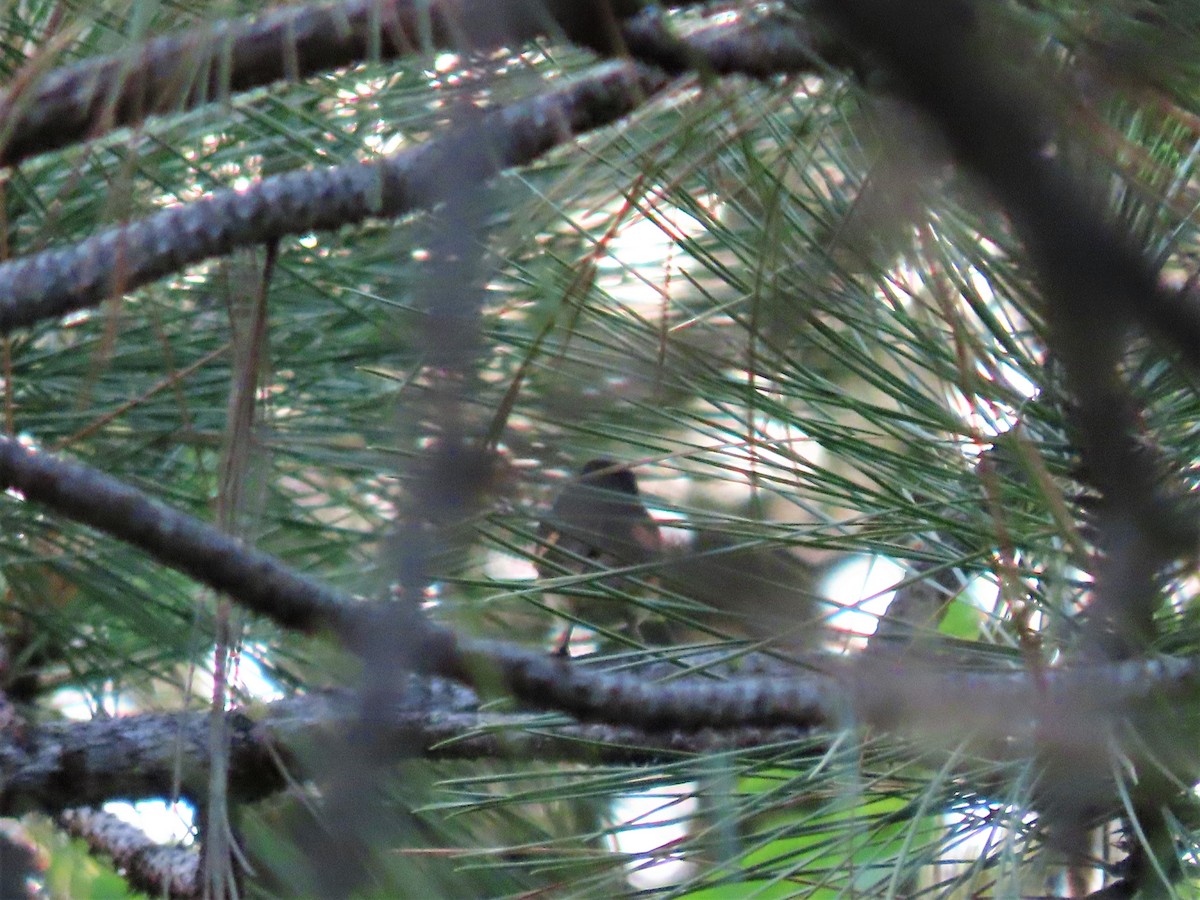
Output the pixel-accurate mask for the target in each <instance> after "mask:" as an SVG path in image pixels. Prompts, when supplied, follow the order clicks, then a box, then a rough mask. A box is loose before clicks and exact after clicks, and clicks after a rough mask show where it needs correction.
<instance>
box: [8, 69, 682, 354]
mask: <svg viewBox="0 0 1200 900" xmlns="http://www.w3.org/2000/svg"><path fill="white" fill-rule="evenodd" d="M665 83H666V82H665V79H664V77H663V76H661V75H657V74H654V73H653V72H651V71H649V70H646V69H642V68H638V67H637V66H634V65H630V64H620V63H614V64H609V65H605V66H603V67H601V68H600V69H598V70H596V71H594V72H593V73H592V74H591V75H590V76H588V77H586V78H582V79H579V80H577V81H575V82H573V83H572V84H571V85H569V86H567V87H565V88H563V89H561V90H558V91H555V92H552V93H547V94H544V95H540V96H537V97H534V98H532V99H530V100H526V101H523V102H519V103H516V104H513V105H512V106H511V107H508V108H505V109H498V110H495V111H493V112H490V113H487V114H485V115H482V116H481V117H480V119H479V120H478V121H477V122H474V123H470V124H469V125H467V126H466V128H465V129H455V130H452V131H451V132H450V133H448V134H446V135H445V136H444V137H442V138H438V139H434V140H431V141H429V142H428V143H426V144H423V145H421V146H420V147H416V148H412V149H409V150H405V151H401V152H399V153H397V154H395V155H394V156H390V157H387V158H385V159H382V160H376V161H371V162H364V163H356V164H352V165H345V166H337V167H334V168H331V169H323V170H318V171H304V172H293V173H289V174H286V175H279V176H276V177H273V178H267V179H265V180H263V181H261V182H259V183H258V184H256V185H254V186H253V187H251V188H248V189H247V190H245V191H235V190H225V191H220V192H217V193H215V194H213V195H212V196H210V197H206V198H205V199H203V200H200V201H197V202H196V203H192V204H189V205H187V206H180V207H175V208H172V209H167V210H164V211H163V212H160V213H156V214H154V215H151V216H148V217H146V218H144V219H142V220H140V221H137V222H134V223H132V224H130V225H126V226H121V227H117V228H110V229H108V230H107V231H103V232H101V233H100V234H97V235H95V236H94V237H91V238H88V239H87V240H84V241H82V242H80V243H79V244H76V245H74V246H72V247H65V248H62V249H57V250H49V251H45V252H43V253H38V254H35V255H33V256H28V257H22V258H20V259H16V260H13V261H11V262H8V263H5V264H3V265H0V333H7V332H9V331H11V330H12V329H14V328H19V327H21V326H25V325H31V324H33V323H35V322H38V321H40V320H42V319H47V318H54V317H56V316H61V315H63V314H65V313H68V312H71V311H73V310H80V309H86V308H88V307H91V306H95V305H97V304H99V303H100V302H102V301H103V300H105V299H107V298H108V297H111V296H116V295H119V294H122V293H125V292H127V291H131V290H133V289H134V288H137V287H139V286H140V285H143V284H146V283H148V282H150V281H153V280H154V279H156V278H159V277H161V276H163V275H166V274H168V273H171V272H177V271H179V270H180V269H181V268H183V267H184V266H186V265H189V264H191V263H196V262H200V261H202V260H205V259H208V258H209V257H212V256H216V255H219V254H223V253H228V252H229V251H230V250H232V249H233V248H235V247H240V246H246V245H252V244H260V243H266V242H268V241H273V240H278V239H280V238H283V237H286V236H288V235H297V234H305V233H307V232H310V231H313V230H314V229H315V230H322V229H336V228H340V227H342V226H344V225H349V224H353V223H358V222H362V221H364V220H365V219H367V218H370V217H375V216H387V217H394V216H399V215H402V214H404V213H408V212H411V211H413V210H417V209H425V208H427V207H428V206H429V205H431V204H432V203H434V202H436V200H437V199H438V197H439V196H440V194H439V193H437V188H436V186H438V185H440V184H442V183H443V181H444V179H443V177H441V176H443V175H444V173H445V172H447V171H454V170H457V171H458V172H459V173H460V174H461V177H463V178H468V179H470V180H472V181H475V182H479V181H484V180H486V179H488V178H490V177H492V176H493V175H496V174H498V173H499V172H501V171H503V170H504V169H506V168H509V167H511V166H517V165H523V164H526V163H529V162H532V161H533V160H535V159H537V158H538V157H539V156H541V155H543V154H544V153H546V152H547V151H549V150H551V149H553V148H554V147H557V146H559V145H561V144H564V143H566V142H567V141H569V140H570V139H571V138H573V137H574V136H575V135H576V134H579V133H581V132H584V131H589V130H591V129H594V128H598V127H600V126H601V125H605V124H608V123H610V122H613V121H615V120H616V119H618V118H620V117H621V116H623V115H625V114H626V113H628V112H630V111H632V110H633V109H635V108H637V106H638V105H639V104H640V103H642V102H643V101H644V100H645V98H646V96H647V95H648V94H650V93H653V92H654V91H656V90H658V89H659V88H661V87H663V85H664V84H665ZM466 137H470V138H471V140H470V141H467V140H464V138H466ZM431 186H434V187H432V188H431ZM431 191H432V193H431Z"/></svg>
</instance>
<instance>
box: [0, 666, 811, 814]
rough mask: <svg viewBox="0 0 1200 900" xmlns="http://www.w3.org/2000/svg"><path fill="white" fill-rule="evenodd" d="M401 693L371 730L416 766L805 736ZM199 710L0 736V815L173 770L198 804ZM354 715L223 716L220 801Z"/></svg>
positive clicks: (274, 772)
mask: <svg viewBox="0 0 1200 900" xmlns="http://www.w3.org/2000/svg"><path fill="white" fill-rule="evenodd" d="M412 687H413V689H412V690H409V691H406V692H404V693H403V694H402V695H400V697H399V698H398V699H396V700H395V702H394V705H393V706H392V708H391V709H390V710H389V711H388V714H387V715H386V717H385V718H383V719H381V720H380V721H379V722H378V723H377V724H378V727H379V728H380V729H381V732H382V735H381V736H382V738H384V739H386V740H387V742H388V743H389V744H390V746H391V747H392V748H393V752H394V753H395V756H396V758H400V757H403V756H408V755H412V754H416V755H419V756H422V757H424V758H426V759H483V758H487V759H506V758H514V757H517V758H528V759H538V760H542V761H547V760H561V761H570V762H588V763H608V764H629V765H648V764H651V763H655V762H662V761H664V760H672V759H678V758H680V757H682V756H689V755H700V754H705V753H713V752H720V751H728V750H753V749H755V748H764V747H775V746H777V745H779V744H782V743H786V742H795V741H809V740H812V739H813V738H814V733H813V732H812V731H810V730H807V729H799V728H791V727H786V726H785V727H778V728H759V727H754V726H748V727H745V728H730V729H697V730H693V731H685V730H679V729H668V730H662V731H646V730H644V729H639V728H634V727H629V726H623V725H604V724H596V723H593V724H577V723H572V722H569V721H568V722H564V721H557V722H554V721H548V720H547V719H546V718H545V717H544V716H531V715H530V714H529V713H484V712H480V711H479V710H478V708H477V702H475V700H474V695H472V694H471V693H470V692H467V691H464V690H463V689H461V688H458V689H456V688H455V687H454V686H453V685H450V684H448V683H446V682H443V681H440V680H439V679H430V680H426V681H421V682H417V681H413V682H412ZM464 697H465V698H467V699H468V700H470V701H471V702H464ZM210 715H211V713H210V712H209V711H207V710H204V711H201V710H196V711H192V712H183V713H145V714H141V715H134V716H125V717H122V718H116V719H96V720H93V721H90V722H49V723H46V724H44V725H41V726H37V727H33V728H30V729H29V730H27V731H26V732H25V733H24V734H22V735H21V737H20V739H19V740H16V739H14V738H11V737H8V738H6V739H4V740H0V785H2V787H0V811H3V814H4V815H19V814H21V813H24V812H28V811H30V810H41V811H44V812H56V811H58V810H62V809H64V808H68V807H72V806H79V805H81V804H86V805H89V806H95V805H99V804H102V803H105V802H107V801H110V800H129V801H137V800H145V799H154V798H168V797H171V796H172V786H173V784H174V783H175V781H174V778H175V775H176V773H177V772H178V774H179V784H180V785H181V787H182V796H183V797H184V798H185V799H191V800H195V799H197V798H202V797H203V796H204V791H205V787H206V785H207V771H208V765H209V749H210V748H209V743H208V739H207V735H208V727H209V722H208V719H209V716H210ZM357 716H358V705H357V703H356V701H355V698H354V696H353V695H352V694H350V693H348V692H333V693H324V694H310V695H306V696H302V697H294V698H290V699H288V700H281V701H278V702H276V703H273V704H270V705H269V706H267V707H265V708H264V710H263V711H262V714H261V715H260V716H258V718H257V721H252V720H251V719H250V718H249V717H248V716H246V715H245V714H243V713H240V712H231V713H229V714H228V718H229V726H230V728H229V730H230V735H231V749H230V755H229V771H230V796H231V798H233V799H236V800H240V801H245V802H254V801H257V800H261V799H263V798H265V797H268V796H271V795H272V794H274V793H277V792H278V791H281V790H284V789H285V787H286V786H287V784H288V779H287V778H286V777H285V773H283V772H281V771H280V770H279V762H280V761H281V760H282V761H285V762H287V763H288V764H291V755H290V753H289V749H288V748H289V747H293V746H297V745H298V744H312V743H314V742H316V743H322V742H326V741H328V740H329V739H330V735H337V734H345V733H347V731H348V730H349V729H351V728H352V727H353V726H354V725H355V723H356V721H357ZM289 774H291V775H293V776H294V775H295V774H296V773H289Z"/></svg>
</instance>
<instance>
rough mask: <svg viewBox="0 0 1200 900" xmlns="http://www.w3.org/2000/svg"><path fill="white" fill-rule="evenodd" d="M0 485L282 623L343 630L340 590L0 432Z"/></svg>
mask: <svg viewBox="0 0 1200 900" xmlns="http://www.w3.org/2000/svg"><path fill="white" fill-rule="evenodd" d="M0 486H2V487H3V489H5V490H15V491H18V492H20V494H21V495H22V496H23V497H24V498H25V500H27V501H32V502H35V503H39V504H42V505H44V506H47V507H49V508H51V509H53V510H55V511H56V512H58V513H60V514H62V515H64V516H66V517H68V518H70V519H72V520H74V521H76V522H81V523H83V524H85V525H89V526H91V527H93V528H97V529H99V530H101V531H103V532H105V533H107V534H110V535H112V536H114V537H116V538H118V539H120V540H122V541H125V542H126V543H128V544H130V545H131V546H134V547H137V548H138V549H140V550H143V551H145V552H146V553H148V554H149V555H151V556H153V557H154V558H155V559H157V560H159V561H160V562H162V563H165V564H166V565H168V566H171V567H172V568H174V569H177V570H178V571H180V572H183V573H184V574H185V575H188V576H190V577H192V578H194V579H196V581H198V582H200V583H201V584H206V585H208V586H209V587H211V588H214V589H216V590H218V591H224V592H227V593H228V594H229V595H230V596H232V597H234V598H235V599H236V600H237V601H238V603H240V604H241V605H242V606H244V607H246V608H247V609H250V610H252V611H254V612H256V613H258V614H259V615H262V616H266V617H267V618H269V619H272V620H274V621H275V622H278V623H279V624H280V625H283V626H284V627H287V628H294V629H298V630H300V631H306V632H314V631H319V630H321V629H326V628H328V629H332V630H334V631H335V632H339V633H346V632H347V630H348V629H347V626H348V623H349V621H350V615H351V613H350V606H351V604H350V603H349V601H348V600H347V598H345V597H344V596H342V595H339V594H338V593H336V592H335V591H333V590H331V589H330V588H328V587H326V586H324V585H322V584H320V583H319V582H316V581H314V580H312V579H308V578H305V577H304V576H302V575H299V574H297V573H295V572H293V571H292V570H291V569H289V568H288V567H286V566H284V565H283V564H282V563H281V562H279V561H278V560H277V559H275V558H274V557H272V556H270V555H268V554H266V553H262V552H260V551H258V550H254V549H252V548H249V547H246V546H244V545H243V544H242V543H241V542H239V541H238V540H236V539H235V538H232V537H230V536H228V535H226V534H223V533H222V532H221V531H219V530H217V529H216V528H214V527H212V526H211V525H207V524H205V523H203V522H201V521H200V520H198V519H196V518H193V517H192V516H189V515H187V514H186V513H182V512H180V511H178V510H175V509H171V508H170V507H168V506H165V505H163V504H161V503H159V502H158V501H156V500H152V499H151V498H149V497H148V496H146V495H145V494H144V493H142V492H141V491H139V490H137V489H136V488H134V487H131V486H130V485H128V484H125V483H124V482H121V481H119V480H117V479H116V478H113V477H111V476H109V475H105V474H104V473H102V472H100V471H98V470H96V469H92V468H89V467H87V466H84V465H80V464H79V463H75V462H71V461H68V460H65V459H62V458H60V457H57V456H54V455H52V454H49V453H40V452H37V451H35V450H31V449H29V448H28V447H25V446H23V445H22V444H21V443H20V442H18V441H16V440H14V439H13V438H10V437H3V436H0ZM7 502H10V503H11V502H17V501H14V500H12V499H11V498H9V499H8V500H7Z"/></svg>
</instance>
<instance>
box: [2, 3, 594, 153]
mask: <svg viewBox="0 0 1200 900" xmlns="http://www.w3.org/2000/svg"><path fill="white" fill-rule="evenodd" d="M571 2H572V3H574V5H575V6H576V7H579V8H580V9H579V10H578V11H577V12H576V11H573V12H572V18H573V19H574V18H579V19H581V20H582V18H583V17H584V16H588V15H590V16H593V17H594V16H596V15H597V14H598V13H597V9H596V8H597V7H600V6H603V5H604V4H601V3H595V2H588V0H571ZM565 5H566V4H563V3H557V4H543V3H539V2H530V0H434V2H432V3H421V2H417V0H349V2H344V3H338V4H332V5H330V4H322V5H306V6H295V7H287V8H283V9H279V10H274V11H271V12H268V13H264V14H263V15H260V16H257V17H247V18H244V19H238V20H233V21H230V22H222V23H219V24H217V25H216V26H213V27H205V28H197V29H195V30H192V31H188V32H185V33H183V34H178V35H169V36H165V37H159V38H155V39H153V40H150V41H147V42H146V43H144V44H142V45H141V46H136V47H132V48H130V50H128V51H127V52H124V53H121V54H117V55H113V56H106V57H101V58H98V59H92V60H87V61H85V62H82V63H79V64H77V65H74V66H69V67H66V68H62V69H58V70H55V71H52V72H50V73H49V74H48V75H47V76H46V77H44V78H42V79H30V80H29V82H28V84H26V85H24V86H22V87H19V88H15V89H11V90H10V91H8V92H6V93H4V94H2V95H0V110H2V111H3V120H4V121H5V123H6V126H5V135H6V136H7V142H6V143H5V145H4V146H3V148H0V165H11V164H12V163H14V162H18V161H19V160H21V159H24V158H26V157H29V156H32V155H34V154H36V153H44V152H46V151H49V150H54V149H58V148H60V147H64V146H68V145H70V144H72V143H75V142H77V141H79V140H82V139H87V138H94V137H96V136H97V135H99V134H101V133H103V132H105V131H108V130H111V129H113V128H120V127H122V126H126V125H135V124H137V123H139V122H142V121H143V120H144V119H146V118H147V117H148V116H151V115H155V114H158V113H167V112H176V111H180V110H184V109H190V108H192V107H196V106H199V105H202V104H205V103H211V102H213V101H215V100H220V99H222V98H225V97H228V96H229V95H230V94H232V93H236V92H239V91H245V90H249V89H251V88H255V87H261V86H263V85H267V84H271V83H272V82H275V81H280V80H284V79H288V80H296V79H299V78H303V77H305V76H308V75H312V74H314V73H317V72H323V71H328V70H330V69H334V68H338V67H342V66H349V65H354V64H356V63H361V62H365V61H367V60H371V59H381V60H382V59H394V58H396V57H401V56H406V55H409V54H412V53H415V52H421V51H425V52H428V51H432V50H438V49H457V50H464V51H475V50H494V49H496V48H498V47H502V46H506V45H507V46H516V45H519V44H522V43H525V42H526V41H528V40H530V39H532V38H534V37H537V36H539V35H542V34H546V33H547V32H548V31H551V30H554V28H555V20H554V15H555V14H558V15H562V13H563V11H562V10H557V9H556V10H553V11H552V10H550V9H548V8H547V7H548V6H556V7H558V6H563V7H565Z"/></svg>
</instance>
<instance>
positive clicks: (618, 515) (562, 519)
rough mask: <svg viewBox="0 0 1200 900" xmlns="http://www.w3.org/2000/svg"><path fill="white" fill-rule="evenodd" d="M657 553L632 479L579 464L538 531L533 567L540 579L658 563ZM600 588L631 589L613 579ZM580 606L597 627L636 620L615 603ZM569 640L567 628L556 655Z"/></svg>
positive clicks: (651, 524)
mask: <svg viewBox="0 0 1200 900" xmlns="http://www.w3.org/2000/svg"><path fill="white" fill-rule="evenodd" d="M661 552H662V535H661V533H660V532H659V530H658V525H657V524H656V523H655V521H654V519H653V518H651V516H650V513H649V512H648V511H647V510H646V506H645V504H643V503H642V498H641V495H640V493H639V491H638V486H637V479H636V478H635V477H634V474H633V472H632V471H630V469H629V468H628V467H626V466H623V465H621V464H620V463H616V462H613V461H612V460H609V459H593V460H591V461H589V462H588V463H587V464H585V465H584V467H583V471H582V472H580V474H579V477H578V478H577V479H575V480H574V481H572V482H571V483H570V484H568V485H567V486H566V487H564V488H563V490H562V492H561V493H560V494H559V495H558V498H557V499H556V500H555V501H554V506H553V507H552V508H551V510H550V513H549V515H548V516H547V517H546V518H545V519H544V520H543V521H542V523H541V525H539V526H538V550H537V556H538V563H537V566H538V574H539V575H540V576H541V577H542V578H561V577H563V576H567V575H583V574H585V573H587V572H593V571H594V572H603V571H608V570H611V569H624V568H628V567H630V566H639V565H643V564H645V563H649V562H653V561H654V560H656V559H658V557H659V555H660V554H661ZM602 584H603V586H605V587H607V588H611V589H612V590H616V591H626V590H629V589H630V588H631V587H633V581H632V578H629V577H622V576H619V575H618V576H615V577H614V578H611V579H605V580H604V581H603V582H602ZM580 599H582V598H580ZM574 605H576V606H579V605H581V604H578V603H576V604H574ZM582 605H583V606H586V607H587V609H586V615H587V618H588V619H589V620H595V621H596V622H597V623H598V624H605V625H611V624H617V625H624V624H627V623H629V622H630V621H636V619H637V616H636V615H633V614H631V610H629V609H628V607H627V605H626V604H622V603H621V602H620V599H619V598H617V597H612V598H608V599H599V598H598V599H597V601H596V602H595V603H591V602H589V603H586V604H582ZM584 612H585V610H582V609H581V610H580V614H583V613H584ZM570 639H571V628H570V626H568V627H567V629H566V633H565V634H564V635H563V636H562V638H560V640H559V643H558V652H559V653H563V654H566V653H567V650H568V645H569V642H570Z"/></svg>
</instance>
